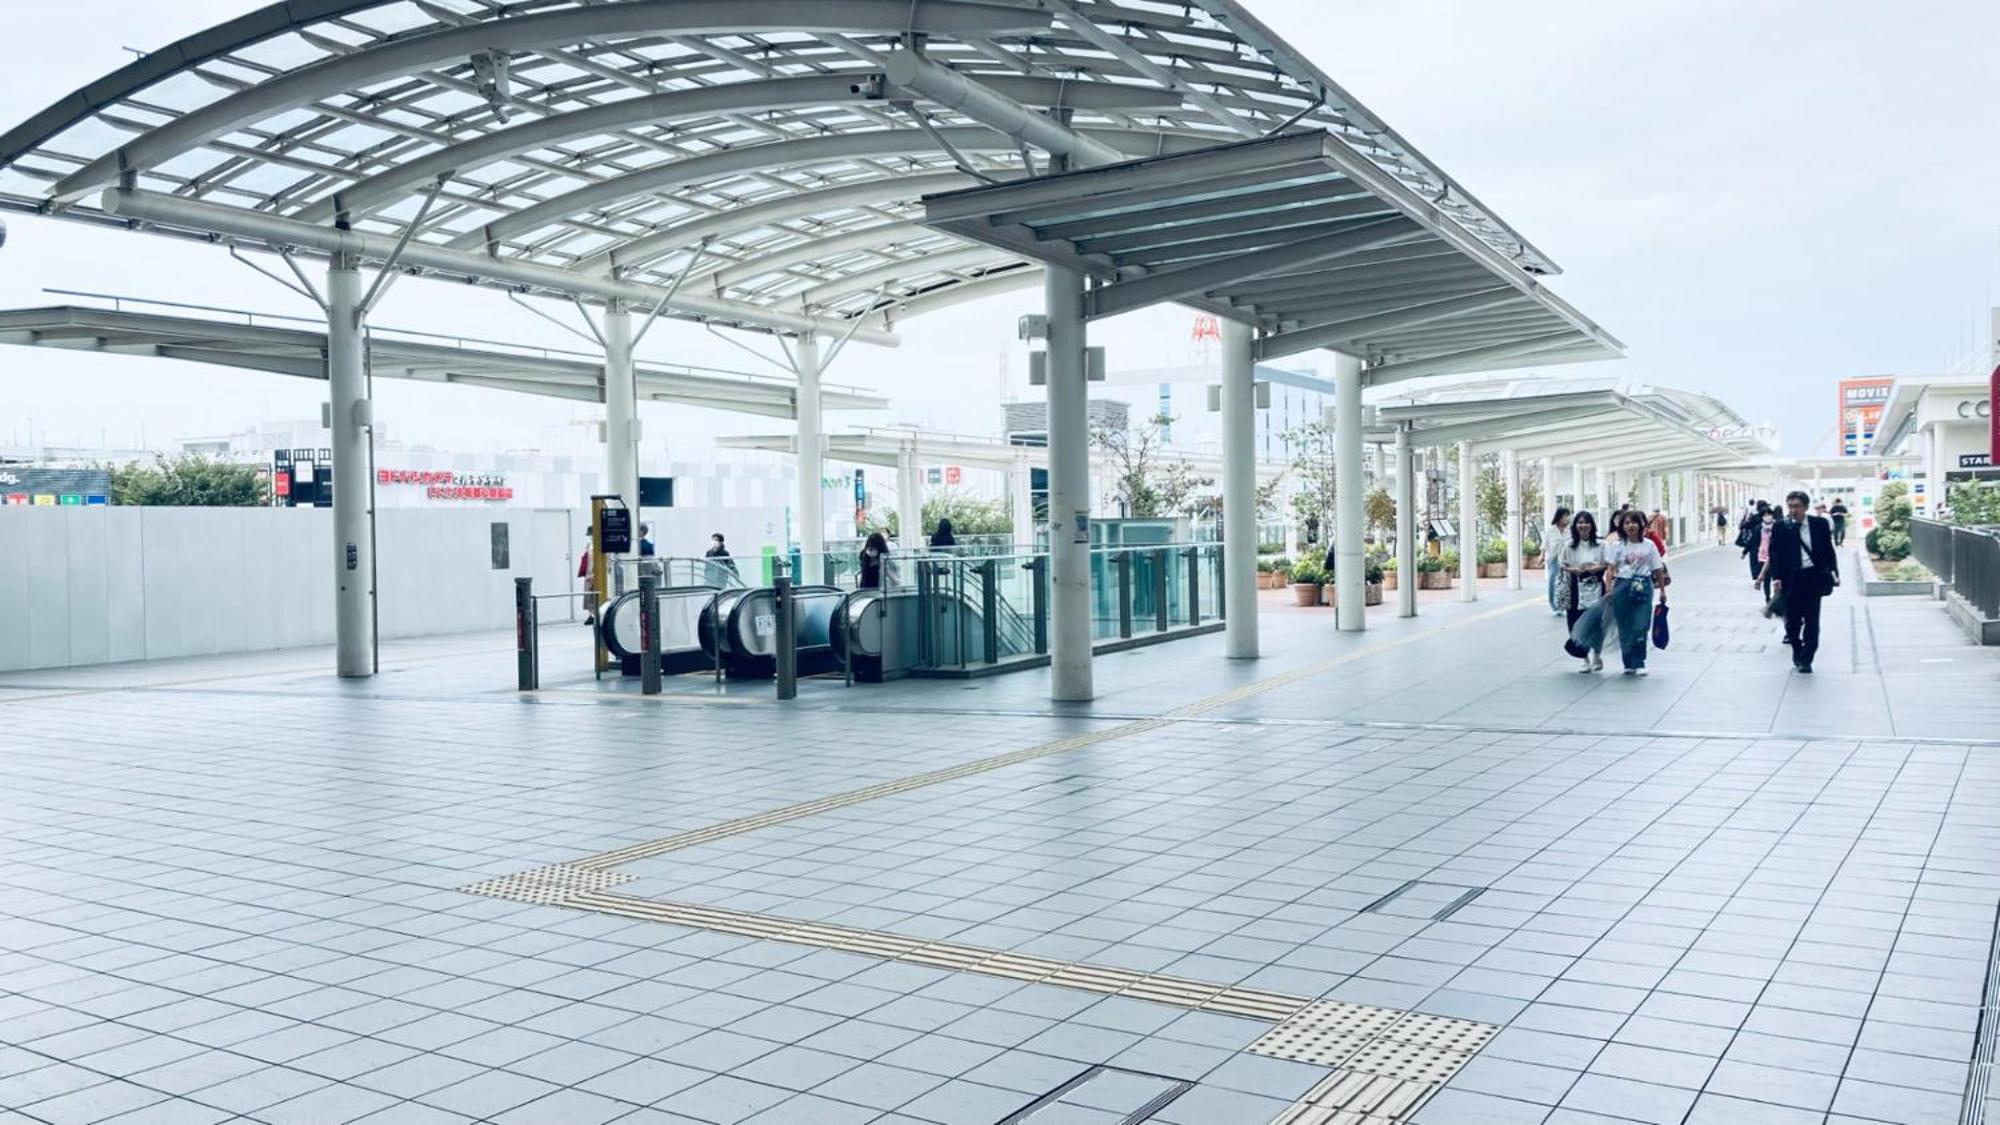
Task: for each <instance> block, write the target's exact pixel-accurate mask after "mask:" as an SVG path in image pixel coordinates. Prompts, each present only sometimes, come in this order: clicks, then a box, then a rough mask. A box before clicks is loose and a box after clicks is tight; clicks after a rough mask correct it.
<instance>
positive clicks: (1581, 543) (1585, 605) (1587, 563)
mask: <svg viewBox="0 0 2000 1125" xmlns="http://www.w3.org/2000/svg"><path fill="white" fill-rule="evenodd" d="M1550 565H1551V566H1552V567H1556V568H1558V569H1560V571H1561V576H1560V577H1559V578H1558V579H1557V580H1556V599H1557V601H1558V602H1559V603H1560V604H1561V607H1562V609H1563V612H1564V613H1565V614H1566V615H1567V616H1566V617H1565V618H1564V622H1565V624H1566V626H1567V627H1568V628H1569V629H1570V630H1571V631H1572V632H1574V631H1575V629H1576V622H1577V618H1579V617H1582V616H1583V614H1584V612H1585V611H1586V610H1588V609H1590V607H1592V606H1594V605H1596V604H1597V603H1598V602H1599V601H1601V600H1602V599H1603V597H1604V570H1605V561H1604V544H1603V543H1602V542H1600V541H1599V540H1598V538H1597V520H1596V518H1595V517H1593V516H1592V515H1591V514H1590V513H1589V512H1578V513H1577V514H1576V517H1575V518H1574V519H1572V520H1570V523H1569V541H1568V542H1567V543H1564V544H1563V545H1562V547H1561V550H1560V553H1559V554H1558V555H1557V556H1556V557H1555V558H1554V560H1553V561H1552V562H1551V564H1550ZM1592 636H1593V637H1594V639H1595V644H1593V645H1590V646H1587V648H1586V651H1585V653H1584V655H1583V657H1582V660H1583V667H1582V668H1580V669H1578V670H1579V671H1581V672H1596V671H1599V670H1601V669H1603V667H1604V635H1603V633H1602V632H1593V634H1592Z"/></svg>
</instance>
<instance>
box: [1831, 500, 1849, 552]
mask: <svg viewBox="0 0 2000 1125" xmlns="http://www.w3.org/2000/svg"><path fill="white" fill-rule="evenodd" d="M1826 515H1827V519H1828V520H1829V521H1830V522H1831V523H1832V525H1833V545H1834V546H1836V547H1845V546H1847V503H1846V501H1843V500H1835V501H1834V502H1833V507H1831V508H1829V509H1827V514H1826Z"/></svg>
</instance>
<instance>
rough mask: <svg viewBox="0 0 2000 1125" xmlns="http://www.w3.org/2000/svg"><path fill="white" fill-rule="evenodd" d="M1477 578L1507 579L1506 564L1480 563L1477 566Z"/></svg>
mask: <svg viewBox="0 0 2000 1125" xmlns="http://www.w3.org/2000/svg"><path fill="white" fill-rule="evenodd" d="M1479 577H1481V578H1505V577H1507V564H1506V563H1503V562H1497V563H1480V564H1479Z"/></svg>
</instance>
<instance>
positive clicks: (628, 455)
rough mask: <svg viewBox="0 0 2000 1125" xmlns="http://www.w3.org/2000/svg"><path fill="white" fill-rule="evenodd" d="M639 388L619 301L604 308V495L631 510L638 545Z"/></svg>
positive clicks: (628, 316)
mask: <svg viewBox="0 0 2000 1125" xmlns="http://www.w3.org/2000/svg"><path fill="white" fill-rule="evenodd" d="M638 430H639V388H638V384H637V382H636V381H635V375H634V372H633V363H632V312H631V310H630V309H629V308H627V307H626V305H625V303H624V302H623V301H612V302H610V303H608V304H607V305H605V306H604V491H606V492H615V493H617V494H618V497H619V499H621V500H623V501H625V506H626V507H627V508H630V509H632V512H633V515H634V517H635V518H634V519H633V521H632V542H633V544H634V546H637V544H638V541H639V521H638V519H637V518H636V517H637V515H638V511H639V434H638Z"/></svg>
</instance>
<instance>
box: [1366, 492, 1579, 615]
mask: <svg viewBox="0 0 2000 1125" xmlns="http://www.w3.org/2000/svg"><path fill="white" fill-rule="evenodd" d="M1568 539H1569V509H1568V508H1565V507H1561V506H1558V507H1557V508H1556V514H1555V515H1553V516H1551V517H1549V526H1548V528H1547V529H1546V530H1544V531H1543V532H1542V566H1543V568H1544V569H1546V570H1547V571H1548V579H1549V612H1550V613H1558V614H1559V613H1561V612H1562V607H1561V606H1560V605H1557V604H1556V578H1557V576H1558V575H1560V574H1561V573H1562V568H1561V567H1559V566H1557V565H1555V561H1554V560H1555V557H1556V555H1557V553H1558V552H1560V551H1561V550H1562V545H1563V543H1564V542H1566V541H1567V540H1568ZM1412 577H1415V576H1414V575H1405V576H1403V577H1401V578H1398V579H1396V581H1398V582H1407V581H1409V580H1410V579H1411V578H1412Z"/></svg>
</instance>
